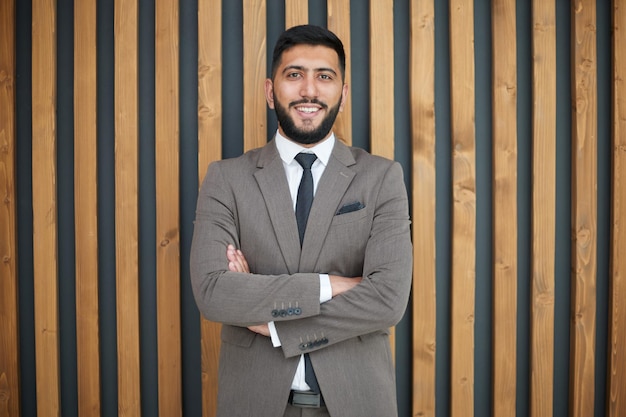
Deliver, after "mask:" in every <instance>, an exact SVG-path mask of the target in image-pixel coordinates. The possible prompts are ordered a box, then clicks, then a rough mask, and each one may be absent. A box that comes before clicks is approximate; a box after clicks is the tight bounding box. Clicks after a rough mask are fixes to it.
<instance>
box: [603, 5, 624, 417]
mask: <svg viewBox="0 0 626 417" xmlns="http://www.w3.org/2000/svg"><path fill="white" fill-rule="evenodd" d="M612 33H613V45H612V54H613V57H612V58H613V59H612V66H613V74H612V75H613V77H612V80H613V83H612V90H613V91H612V92H613V94H612V99H613V106H612V108H611V111H612V129H611V130H612V131H611V136H612V140H613V152H612V162H613V164H612V184H611V195H612V198H613V201H612V210H611V216H612V218H611V225H612V228H611V275H610V278H611V295H610V304H611V305H610V321H609V323H610V324H609V357H608V372H607V380H608V381H607V413H606V415H607V416H608V417H619V416H623V415H624V414H625V412H626V302H625V301H624V300H626V257H624V248H626V224H625V223H626V184H624V180H625V179H626V101H625V98H626V69H625V68H626V53H624V51H626V7H624V3H623V2H621V1H619V0H613V31H612Z"/></svg>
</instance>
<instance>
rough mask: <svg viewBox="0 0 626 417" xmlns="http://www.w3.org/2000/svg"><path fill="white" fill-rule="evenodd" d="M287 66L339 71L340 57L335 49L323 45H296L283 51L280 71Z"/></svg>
mask: <svg viewBox="0 0 626 417" xmlns="http://www.w3.org/2000/svg"><path fill="white" fill-rule="evenodd" d="M287 67H303V68H306V69H333V70H334V71H335V72H337V73H339V57H338V56H337V52H335V50H334V49H332V48H329V47H327V46H322V45H296V46H292V47H291V48H289V49H287V50H286V51H284V52H283V54H282V56H281V59H280V64H279V66H278V71H277V72H278V73H280V72H281V71H283V70H284V69H285V68H287Z"/></svg>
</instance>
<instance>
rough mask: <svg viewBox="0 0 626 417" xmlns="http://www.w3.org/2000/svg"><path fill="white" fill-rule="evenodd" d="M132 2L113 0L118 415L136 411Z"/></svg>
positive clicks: (134, 13)
mask: <svg viewBox="0 0 626 417" xmlns="http://www.w3.org/2000/svg"><path fill="white" fill-rule="evenodd" d="M137 7H138V5H137V1H136V0H115V13H114V14H115V16H114V31H115V235H116V242H115V243H116V248H115V256H116V291H117V362H118V415H119V416H120V417H127V416H128V417H130V416H139V415H141V390H140V369H139V366H140V360H139V247H138V245H139V224H138V223H139V221H138V218H137V216H138V209H139V202H138V186H139V185H138V181H139V178H138V176H139V175H138V167H139V160H138V157H139V155H138V152H139V149H138V146H139V123H138V117H139V115H138V76H139V74H138V36H137V27H138V10H137Z"/></svg>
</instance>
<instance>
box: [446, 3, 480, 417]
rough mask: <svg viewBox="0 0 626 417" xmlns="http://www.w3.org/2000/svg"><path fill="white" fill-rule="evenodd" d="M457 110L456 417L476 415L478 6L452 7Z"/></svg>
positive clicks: (453, 339)
mask: <svg viewBox="0 0 626 417" xmlns="http://www.w3.org/2000/svg"><path fill="white" fill-rule="evenodd" d="M450 28H451V29H450V30H451V33H450V54H451V56H450V66H451V72H452V74H451V84H450V90H451V93H450V96H451V103H450V104H451V109H452V117H451V119H452V153H453V155H452V188H453V189H452V195H453V199H454V201H453V207H452V233H453V236H452V295H451V303H452V313H451V317H452V323H451V326H452V328H451V343H452V348H451V351H452V358H451V361H452V363H451V374H452V375H451V385H452V386H451V401H452V407H451V413H452V414H451V415H452V417H459V416H463V417H469V416H473V415H474V412H473V410H474V313H475V297H474V293H475V288H476V272H475V263H476V259H475V258H476V247H475V245H476V144H475V128H474V107H475V106H474V94H475V91H474V90H475V88H474V4H473V1H472V0H452V1H451V2H450Z"/></svg>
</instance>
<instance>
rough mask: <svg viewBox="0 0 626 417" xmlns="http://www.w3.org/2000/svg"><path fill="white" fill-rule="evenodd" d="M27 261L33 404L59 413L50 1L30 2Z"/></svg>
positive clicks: (46, 413) (53, 65)
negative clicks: (32, 339)
mask: <svg viewBox="0 0 626 417" xmlns="http://www.w3.org/2000/svg"><path fill="white" fill-rule="evenodd" d="M32 19H33V22H32V30H33V32H32V36H33V38H32V42H33V44H32V59H33V60H32V89H33V98H32V100H33V110H32V115H33V116H32V117H33V118H32V129H33V136H32V138H33V139H32V140H33V145H32V149H33V151H32V161H33V162H32V167H33V168H32V175H33V189H32V192H33V267H34V291H35V295H34V303H35V349H36V353H35V356H36V359H35V362H36V370H37V409H38V414H39V416H40V417H45V416H59V415H60V411H61V410H60V386H59V383H60V382H59V381H60V379H59V313H58V303H59V300H58V259H57V251H58V243H57V200H56V176H57V166H56V146H57V140H56V98H57V93H56V2H55V1H54V0H33V3H32Z"/></svg>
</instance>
